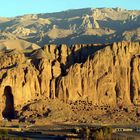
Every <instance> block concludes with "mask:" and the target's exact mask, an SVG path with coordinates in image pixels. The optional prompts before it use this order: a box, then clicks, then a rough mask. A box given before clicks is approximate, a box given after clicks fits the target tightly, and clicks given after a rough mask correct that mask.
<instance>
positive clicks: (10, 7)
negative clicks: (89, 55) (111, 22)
mask: <svg viewBox="0 0 140 140" xmlns="http://www.w3.org/2000/svg"><path fill="white" fill-rule="evenodd" d="M89 7H91V8H98V7H122V8H126V9H138V10H140V0H0V16H4V17H13V16H17V15H23V14H29V13H48V12H58V11H63V10H68V9H78V8H89Z"/></svg>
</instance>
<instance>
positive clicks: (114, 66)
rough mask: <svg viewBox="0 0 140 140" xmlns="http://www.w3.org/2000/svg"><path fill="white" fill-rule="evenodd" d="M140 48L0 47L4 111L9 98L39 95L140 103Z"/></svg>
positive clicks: (20, 101) (16, 100)
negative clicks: (27, 49)
mask: <svg viewBox="0 0 140 140" xmlns="http://www.w3.org/2000/svg"><path fill="white" fill-rule="evenodd" d="M139 48H140V44H139V42H118V43H113V44H107V45H98V44H97V45H93V44H89V45H84V44H82V45H73V46H71V47H67V46H66V45H64V44H63V45H60V46H56V45H46V46H45V47H44V48H42V49H38V50H35V51H33V52H32V53H30V52H29V53H27V52H26V54H24V53H23V52H21V51H16V50H14V51H6V52H1V54H0V55H1V59H0V92H1V94H0V95H1V98H0V102H1V112H3V110H4V108H6V100H8V98H13V100H14V106H17V105H23V104H24V103H27V102H28V101H31V100H35V99H38V98H41V97H45V98H48V99H54V98H58V99H60V100H63V101H65V102H71V101H72V102H73V101H77V100H84V101H87V102H91V103H92V104H93V105H96V106H110V107H116V106H118V107H122V106H129V105H139V104H140V97H139V96H140V95H139V92H140V79H139V77H140V68H139V67H140V49H139ZM7 87H8V88H7ZM8 90H9V91H8ZM7 94H8V95H7ZM9 94H10V95H9ZM11 94H12V96H13V97H12V96H11Z"/></svg>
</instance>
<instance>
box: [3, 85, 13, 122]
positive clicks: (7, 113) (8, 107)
mask: <svg viewBox="0 0 140 140" xmlns="http://www.w3.org/2000/svg"><path fill="white" fill-rule="evenodd" d="M3 101H4V110H3V112H2V115H3V117H4V118H7V119H14V117H15V109H14V98H13V94H12V89H11V87H10V86H6V87H5V89H4V94H3Z"/></svg>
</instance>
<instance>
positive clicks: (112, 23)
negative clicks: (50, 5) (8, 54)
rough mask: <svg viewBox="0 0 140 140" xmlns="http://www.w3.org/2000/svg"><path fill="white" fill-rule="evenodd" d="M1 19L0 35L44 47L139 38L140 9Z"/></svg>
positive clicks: (46, 14)
mask: <svg viewBox="0 0 140 140" xmlns="http://www.w3.org/2000/svg"><path fill="white" fill-rule="evenodd" d="M0 21H1V22H0V30H1V33H0V35H1V36H2V35H3V34H4V35H5V39H10V38H12V39H13V37H14V38H16V39H23V40H25V41H28V42H31V43H35V44H37V45H39V46H41V47H43V46H44V45H45V44H57V45H59V44H67V45H72V44H83V43H86V44H95V43H101V44H103V43H113V42H119V41H123V40H124V41H139V40H140V31H139V28H140V11H139V10H126V9H122V8H97V9H92V8H85V9H75V10H67V11H62V12H56V13H43V14H27V15H23V16H17V17H13V18H2V19H1V18H0ZM12 36H13V37H12ZM2 37H3V36H2ZM2 37H0V40H1V39H3V38H2Z"/></svg>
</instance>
